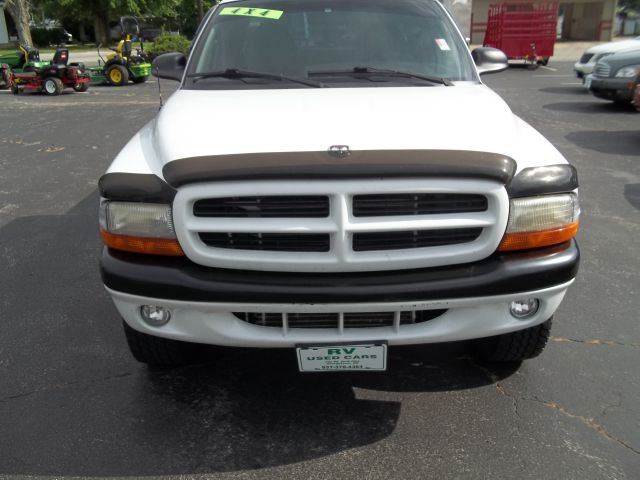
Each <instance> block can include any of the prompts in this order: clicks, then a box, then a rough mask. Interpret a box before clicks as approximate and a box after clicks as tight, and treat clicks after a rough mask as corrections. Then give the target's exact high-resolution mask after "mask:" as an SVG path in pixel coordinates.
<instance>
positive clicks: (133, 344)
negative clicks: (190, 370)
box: [122, 321, 202, 367]
mask: <svg viewBox="0 0 640 480" xmlns="http://www.w3.org/2000/svg"><path fill="white" fill-rule="evenodd" d="M122 325H123V327H124V333H125V335H126V337H127V343H128V344H129V350H131V354H132V355H133V357H134V358H135V359H136V360H138V361H139V362H141V363H146V364H148V365H153V366H159V367H177V366H181V365H188V364H190V363H194V362H195V361H197V360H198V359H199V358H200V356H201V355H200V354H201V353H202V346H201V345H197V344H192V343H187V342H180V341H178V340H170V339H168V338H162V337H154V336H153V335H148V334H146V333H142V332H139V331H137V330H134V329H133V328H131V327H130V326H129V325H127V323H126V322H124V321H123V322H122Z"/></svg>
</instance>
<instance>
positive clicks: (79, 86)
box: [73, 83, 89, 92]
mask: <svg viewBox="0 0 640 480" xmlns="http://www.w3.org/2000/svg"><path fill="white" fill-rule="evenodd" d="M73 89H74V90H75V91H76V92H86V91H87V90H89V84H88V83H76V84H75V85H74V86H73Z"/></svg>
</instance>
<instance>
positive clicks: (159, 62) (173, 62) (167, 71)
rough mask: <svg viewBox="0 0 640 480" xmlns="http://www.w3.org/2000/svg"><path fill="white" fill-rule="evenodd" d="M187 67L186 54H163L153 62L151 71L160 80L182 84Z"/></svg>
mask: <svg viewBox="0 0 640 480" xmlns="http://www.w3.org/2000/svg"><path fill="white" fill-rule="evenodd" d="M186 66H187V57H185V55H184V53H180V52H171V53H163V54H162V55H158V56H157V57H156V58H155V59H154V60H153V63H152V64H151V71H152V73H153V74H154V75H155V76H156V77H158V78H166V79H168V80H177V81H178V82H180V81H181V80H182V76H183V75H184V69H185V67H186Z"/></svg>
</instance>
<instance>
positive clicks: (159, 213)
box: [100, 200, 184, 256]
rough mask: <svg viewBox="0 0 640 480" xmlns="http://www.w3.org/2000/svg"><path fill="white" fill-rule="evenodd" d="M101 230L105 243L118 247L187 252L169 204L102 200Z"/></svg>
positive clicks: (128, 249) (149, 250)
mask: <svg viewBox="0 0 640 480" xmlns="http://www.w3.org/2000/svg"><path fill="white" fill-rule="evenodd" d="M100 233H101V235H102V240H103V241H104V243H105V245H107V246H108V247H109V248H113V249H116V250H125V251H128V252H136V253H147V254H152V255H174V256H179V255H184V253H183V251H182V248H180V244H179V243H178V240H177V239H176V233H175V230H174V228H173V216H172V214H171V206H170V205H164V204H156V203H137V202H111V201H108V200H102V201H101V202H100Z"/></svg>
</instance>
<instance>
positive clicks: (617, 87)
mask: <svg viewBox="0 0 640 480" xmlns="http://www.w3.org/2000/svg"><path fill="white" fill-rule="evenodd" d="M634 89H635V79H632V78H600V77H596V76H592V77H591V85H590V87H589V91H590V92H591V93H593V94H594V95H595V96H596V97H598V98H603V99H605V100H614V101H617V102H630V101H631V100H633V93H634Z"/></svg>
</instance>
